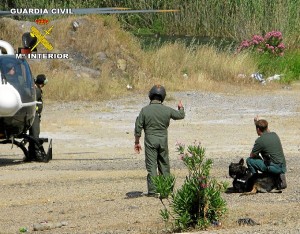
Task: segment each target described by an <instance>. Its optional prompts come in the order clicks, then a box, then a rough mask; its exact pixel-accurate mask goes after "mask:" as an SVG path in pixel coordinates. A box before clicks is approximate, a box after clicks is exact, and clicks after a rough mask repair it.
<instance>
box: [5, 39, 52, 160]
mask: <svg viewBox="0 0 300 234" xmlns="http://www.w3.org/2000/svg"><path fill="white" fill-rule="evenodd" d="M12 69H14V75H12V74H10V71H11V70H12ZM37 103H38V102H37V101H36V90H35V85H34V78H33V76H32V73H31V70H30V67H29V65H28V63H27V61H26V60H25V59H19V58H16V55H15V52H14V48H13V47H12V46H11V45H10V44H9V43H8V42H6V41H2V40H0V144H13V145H16V146H18V147H20V148H21V150H22V151H23V153H24V155H25V159H26V158H29V151H28V149H27V147H26V144H27V143H29V142H30V143H33V144H36V145H37V146H38V148H39V150H40V154H41V157H42V158H41V159H40V160H39V161H42V162H48V161H49V160H51V159H52V140H50V142H49V147H48V151H47V153H46V152H45V150H44V147H43V143H44V142H48V139H47V138H39V139H36V138H34V137H32V136H30V135H29V134H28V133H27V132H28V130H29V128H30V127H31V125H32V123H33V120H34V116H35V112H36V105H37Z"/></svg>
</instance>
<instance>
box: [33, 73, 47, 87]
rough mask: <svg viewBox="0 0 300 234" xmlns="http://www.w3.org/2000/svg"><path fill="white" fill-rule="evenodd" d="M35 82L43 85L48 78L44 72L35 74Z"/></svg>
mask: <svg viewBox="0 0 300 234" xmlns="http://www.w3.org/2000/svg"><path fill="white" fill-rule="evenodd" d="M35 83H36V84H40V85H41V84H43V85H45V84H47V83H48V80H47V78H46V76H45V75H44V74H39V75H37V77H36V79H35Z"/></svg>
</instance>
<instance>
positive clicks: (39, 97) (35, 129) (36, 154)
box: [26, 74, 48, 161]
mask: <svg viewBox="0 0 300 234" xmlns="http://www.w3.org/2000/svg"><path fill="white" fill-rule="evenodd" d="M47 82H48V80H47V78H46V76H45V75H44V74H40V75H38V76H37V77H36V80H35V87H36V101H37V102H40V103H39V104H37V105H36V113H35V117H34V121H33V124H32V126H31V127H30V129H29V135H30V136H32V137H34V138H36V139H39V137H40V123H41V114H42V111H43V90H42V88H43V87H44V85H45V84H47ZM28 150H29V157H28V158H26V160H27V161H43V160H44V159H43V158H42V155H41V152H40V149H39V147H38V146H37V145H36V144H34V143H32V142H30V143H29V148H28Z"/></svg>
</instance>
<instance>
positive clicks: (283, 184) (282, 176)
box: [277, 173, 287, 189]
mask: <svg viewBox="0 0 300 234" xmlns="http://www.w3.org/2000/svg"><path fill="white" fill-rule="evenodd" d="M278 182H279V183H278V184H277V188H278V189H285V188H286V187H287V183H286V178H285V174H284V173H282V174H280V175H279V179H278Z"/></svg>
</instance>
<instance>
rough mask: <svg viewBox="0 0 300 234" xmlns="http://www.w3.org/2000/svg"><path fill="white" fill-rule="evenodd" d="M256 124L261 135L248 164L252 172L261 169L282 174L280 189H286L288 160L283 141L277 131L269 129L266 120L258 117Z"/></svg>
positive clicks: (247, 161)
mask: <svg viewBox="0 0 300 234" xmlns="http://www.w3.org/2000/svg"><path fill="white" fill-rule="evenodd" d="M254 124H255V126H256V132H257V135H258V136H259V137H258V138H257V139H256V141H255V143H254V146H253V148H252V151H251V153H250V157H249V158H247V160H246V163H247V166H248V168H249V170H250V172H251V173H252V174H255V173H257V172H258V171H261V172H269V173H273V174H277V175H280V179H281V182H280V183H281V186H279V189H284V188H286V181H285V172H286V161H285V156H284V153H283V149H282V145H281V141H280V139H279V137H278V135H277V134H276V133H275V132H271V131H269V129H268V122H267V121H266V120H264V119H260V120H258V119H257V117H256V118H255V119H254ZM259 155H261V157H262V158H261V157H260V156H259Z"/></svg>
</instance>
